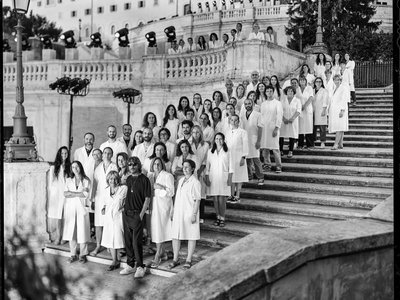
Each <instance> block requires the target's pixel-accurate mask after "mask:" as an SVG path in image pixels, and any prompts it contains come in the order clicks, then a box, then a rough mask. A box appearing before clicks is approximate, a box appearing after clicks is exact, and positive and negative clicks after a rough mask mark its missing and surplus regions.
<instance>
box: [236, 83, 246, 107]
mask: <svg viewBox="0 0 400 300" xmlns="http://www.w3.org/2000/svg"><path fill="white" fill-rule="evenodd" d="M236 99H237V103H236V107H235V109H236V110H238V111H240V109H241V108H242V105H243V103H244V100H246V88H245V87H244V85H243V84H241V83H239V84H238V85H237V87H236Z"/></svg>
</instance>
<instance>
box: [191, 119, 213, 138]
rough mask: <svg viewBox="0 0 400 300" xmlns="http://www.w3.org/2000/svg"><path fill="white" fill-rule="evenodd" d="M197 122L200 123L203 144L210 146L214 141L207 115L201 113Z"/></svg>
mask: <svg viewBox="0 0 400 300" xmlns="http://www.w3.org/2000/svg"><path fill="white" fill-rule="evenodd" d="M199 121H200V128H201V131H202V133H203V139H204V141H205V142H207V143H208V145H211V143H212V142H213V140H214V129H213V128H212V126H211V121H210V119H209V116H208V114H206V113H202V114H201V116H200V120H199ZM192 130H193V129H192Z"/></svg>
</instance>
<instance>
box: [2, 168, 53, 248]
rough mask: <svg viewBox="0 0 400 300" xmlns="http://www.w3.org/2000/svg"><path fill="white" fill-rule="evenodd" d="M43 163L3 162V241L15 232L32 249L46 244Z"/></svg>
mask: <svg viewBox="0 0 400 300" xmlns="http://www.w3.org/2000/svg"><path fill="white" fill-rule="evenodd" d="M48 170H49V164H48V163H47V162H21V163H4V200H3V201H4V230H5V239H7V238H8V237H10V236H11V235H12V230H13V229H17V230H18V232H20V233H21V234H22V235H24V236H25V235H29V236H30V238H29V241H30V243H31V246H32V247H42V246H43V245H44V242H47V241H48V238H49V237H48V234H47V225H46V204H47V171H48Z"/></svg>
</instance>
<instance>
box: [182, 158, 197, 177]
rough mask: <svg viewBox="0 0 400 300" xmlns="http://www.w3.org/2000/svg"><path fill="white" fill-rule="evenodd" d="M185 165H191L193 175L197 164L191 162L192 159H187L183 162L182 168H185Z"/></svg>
mask: <svg viewBox="0 0 400 300" xmlns="http://www.w3.org/2000/svg"><path fill="white" fill-rule="evenodd" d="M184 163H188V164H189V165H190V167H191V168H192V174H193V173H194V170H195V169H196V163H195V162H194V161H193V160H191V159H185V160H184V161H183V162H182V166H183V164H184Z"/></svg>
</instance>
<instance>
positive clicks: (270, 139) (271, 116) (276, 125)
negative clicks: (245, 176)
mask: <svg viewBox="0 0 400 300" xmlns="http://www.w3.org/2000/svg"><path fill="white" fill-rule="evenodd" d="M266 93H267V101H265V102H264V103H262V104H261V120H262V122H263V131H262V137H261V149H262V151H263V152H262V154H263V157H264V166H263V168H264V169H265V170H266V171H270V170H271V159H270V150H272V152H273V154H274V158H275V164H276V172H277V173H281V172H282V163H281V154H280V152H279V136H280V133H279V132H280V128H281V124H282V115H283V112H282V104H281V102H280V101H279V100H276V99H275V98H274V88H273V87H272V85H269V86H267V88H266Z"/></svg>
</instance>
